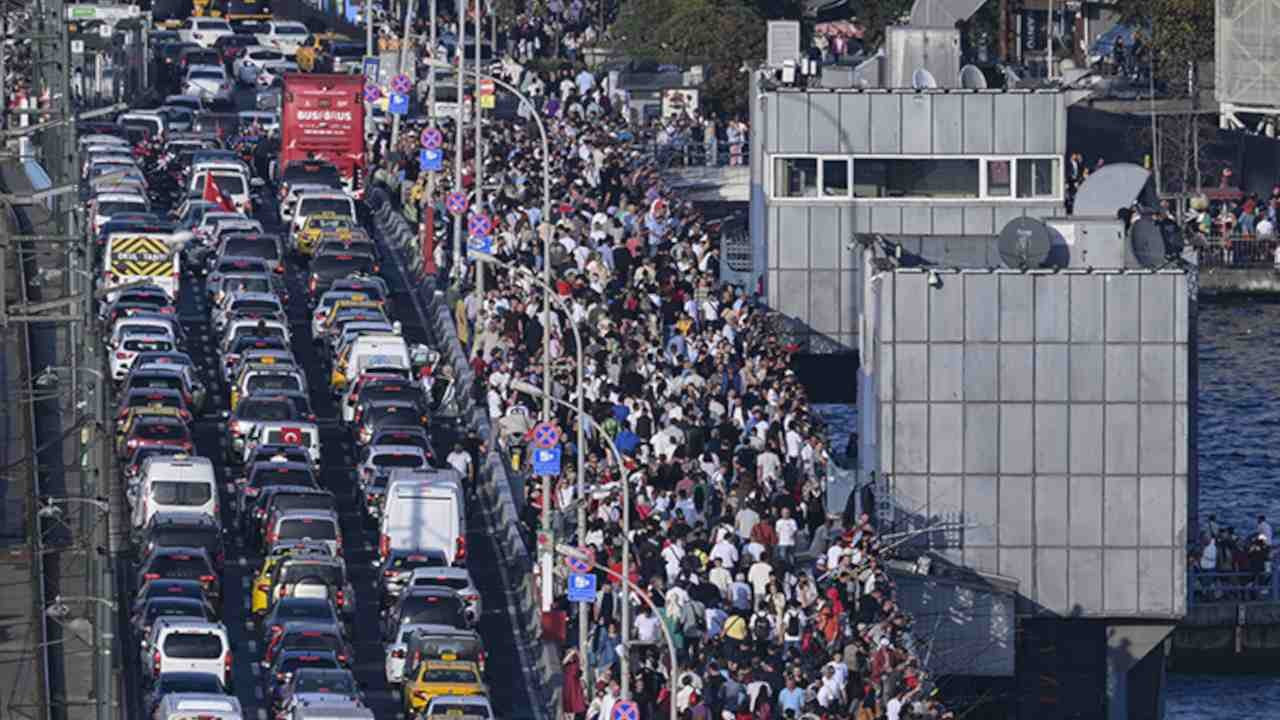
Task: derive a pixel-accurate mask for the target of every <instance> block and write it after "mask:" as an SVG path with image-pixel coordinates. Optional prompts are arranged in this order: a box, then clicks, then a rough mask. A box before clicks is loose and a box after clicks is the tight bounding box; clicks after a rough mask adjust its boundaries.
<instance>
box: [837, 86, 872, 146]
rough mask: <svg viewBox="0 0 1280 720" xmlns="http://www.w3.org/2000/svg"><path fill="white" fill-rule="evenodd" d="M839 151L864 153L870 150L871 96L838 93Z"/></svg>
mask: <svg viewBox="0 0 1280 720" xmlns="http://www.w3.org/2000/svg"><path fill="white" fill-rule="evenodd" d="M838 97H839V98H840V151H841V152H847V153H865V152H869V151H870V150H871V96H870V95H866V94H863V93H839V94H838Z"/></svg>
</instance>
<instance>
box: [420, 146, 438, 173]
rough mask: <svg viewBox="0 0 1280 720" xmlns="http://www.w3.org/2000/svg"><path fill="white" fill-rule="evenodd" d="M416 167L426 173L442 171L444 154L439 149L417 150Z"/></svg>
mask: <svg viewBox="0 0 1280 720" xmlns="http://www.w3.org/2000/svg"><path fill="white" fill-rule="evenodd" d="M418 167H420V168H422V169H423V170H425V171H427V172H440V171H441V170H443V169H444V152H442V151H441V150H440V148H435V149H433V150H419V151H418Z"/></svg>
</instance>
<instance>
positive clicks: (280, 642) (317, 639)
mask: <svg viewBox="0 0 1280 720" xmlns="http://www.w3.org/2000/svg"><path fill="white" fill-rule="evenodd" d="M273 627H279V628H280V631H279V632H274V631H273V632H272V633H271V634H270V635H269V636H268V638H267V647H266V650H265V653H264V656H263V661H264V662H271V661H272V660H273V659H275V656H276V655H277V654H278V653H282V652H289V651H291V650H307V651H321V652H323V651H332V652H333V653H334V655H335V656H336V657H337V659H338V662H340V663H348V662H351V661H352V660H353V659H354V658H355V653H354V652H353V651H352V649H351V644H350V643H348V642H347V639H346V638H345V637H343V634H342V623H340V622H339V623H331V622H327V621H312V620H294V621H291V622H287V623H285V624H284V625H279V626H273Z"/></svg>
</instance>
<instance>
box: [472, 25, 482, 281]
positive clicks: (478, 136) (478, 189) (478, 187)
mask: <svg viewBox="0 0 1280 720" xmlns="http://www.w3.org/2000/svg"><path fill="white" fill-rule="evenodd" d="M480 2H481V0H475V3H476V17H475V26H476V36H475V45H476V52H475V56H476V90H475V93H474V96H473V97H472V102H473V103H475V106H476V110H475V115H474V117H473V120H474V122H475V124H476V158H475V160H476V205H475V207H476V212H478V213H479V212H484V137H483V136H482V135H481V134H480V124H481V123H480V114H481V113H482V112H484V109H483V107H481V105H480V78H481V77H482V74H483V73H484V68H483V67H481V65H480V34H481V33H482V32H483V29H482V27H481V19H480V12H481V11H480ZM476 291H477V292H479V293H480V298H481V299H482V300H483V299H484V267H483V266H480V265H477V266H476Z"/></svg>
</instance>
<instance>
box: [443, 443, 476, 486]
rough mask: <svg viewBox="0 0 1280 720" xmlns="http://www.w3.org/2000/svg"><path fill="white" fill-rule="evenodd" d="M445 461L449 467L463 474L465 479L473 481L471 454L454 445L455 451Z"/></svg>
mask: <svg viewBox="0 0 1280 720" xmlns="http://www.w3.org/2000/svg"><path fill="white" fill-rule="evenodd" d="M445 461H446V462H448V463H449V467H451V468H453V469H454V470H457V471H458V472H459V473H461V474H462V477H463V478H465V479H468V480H470V479H471V453H468V452H467V451H466V450H463V449H462V446H461V445H459V444H458V443H454V444H453V450H452V451H451V452H450V453H449V457H447V458H445Z"/></svg>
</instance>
